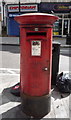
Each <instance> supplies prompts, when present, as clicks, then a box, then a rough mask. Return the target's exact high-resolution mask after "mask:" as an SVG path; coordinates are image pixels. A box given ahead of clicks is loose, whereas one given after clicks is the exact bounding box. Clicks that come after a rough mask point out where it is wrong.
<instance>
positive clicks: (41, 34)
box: [27, 32, 46, 37]
mask: <svg viewBox="0 0 71 120" xmlns="http://www.w3.org/2000/svg"><path fill="white" fill-rule="evenodd" d="M29 36H46V32H27V37H29Z"/></svg>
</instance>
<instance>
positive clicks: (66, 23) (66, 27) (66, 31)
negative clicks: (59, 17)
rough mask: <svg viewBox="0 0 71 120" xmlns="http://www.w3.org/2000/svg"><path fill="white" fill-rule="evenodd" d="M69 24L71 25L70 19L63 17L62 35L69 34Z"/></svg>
mask: <svg viewBox="0 0 71 120" xmlns="http://www.w3.org/2000/svg"><path fill="white" fill-rule="evenodd" d="M69 26H70V20H69V19H68V18H67V19H63V21H62V36H63V37H66V35H67V34H69Z"/></svg>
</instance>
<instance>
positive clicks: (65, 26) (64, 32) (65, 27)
mask: <svg viewBox="0 0 71 120" xmlns="http://www.w3.org/2000/svg"><path fill="white" fill-rule="evenodd" d="M67 33H68V20H64V24H63V35H67Z"/></svg>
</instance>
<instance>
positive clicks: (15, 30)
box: [7, 3, 38, 36]
mask: <svg viewBox="0 0 71 120" xmlns="http://www.w3.org/2000/svg"><path fill="white" fill-rule="evenodd" d="M30 12H38V4H34V3H33V4H21V5H20V9H19V4H8V5H7V35H8V36H19V24H18V23H17V22H16V21H15V20H14V17H15V16H18V15H20V14H24V13H30Z"/></svg>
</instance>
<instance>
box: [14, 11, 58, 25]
mask: <svg viewBox="0 0 71 120" xmlns="http://www.w3.org/2000/svg"><path fill="white" fill-rule="evenodd" d="M14 19H15V20H16V21H17V22H18V23H19V24H25V25H26V24H48V25H53V23H54V22H55V21H56V20H57V19H58V17H57V16H55V15H52V14H46V13H26V14H22V15H19V16H16V17H15V18H14Z"/></svg>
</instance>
